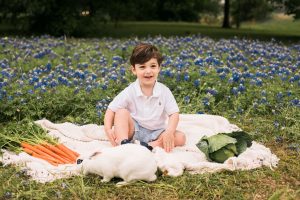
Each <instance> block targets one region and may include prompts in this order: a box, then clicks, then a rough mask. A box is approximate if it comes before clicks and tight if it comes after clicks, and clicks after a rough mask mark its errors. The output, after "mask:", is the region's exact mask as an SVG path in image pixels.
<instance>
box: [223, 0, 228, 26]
mask: <svg viewBox="0 0 300 200" xmlns="http://www.w3.org/2000/svg"><path fill="white" fill-rule="evenodd" d="M229 12H230V1H229V0H225V4H224V19H223V26H222V28H230V22H229Z"/></svg>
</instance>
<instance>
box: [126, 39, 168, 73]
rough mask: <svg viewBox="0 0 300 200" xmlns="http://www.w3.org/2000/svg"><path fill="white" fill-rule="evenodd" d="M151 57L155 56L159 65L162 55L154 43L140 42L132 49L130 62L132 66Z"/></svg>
mask: <svg viewBox="0 0 300 200" xmlns="http://www.w3.org/2000/svg"><path fill="white" fill-rule="evenodd" d="M151 58H156V59H157V62H158V64H159V65H160V64H161V62H162V61H163V57H162V56H161V54H160V53H159V51H158V49H157V48H156V47H155V46H154V45H151V44H144V43H141V44H138V45H137V46H136V47H135V48H134V49H133V51H132V54H131V57H130V64H131V65H132V66H133V67H134V65H135V64H143V63H145V62H147V61H148V60H150V59H151Z"/></svg>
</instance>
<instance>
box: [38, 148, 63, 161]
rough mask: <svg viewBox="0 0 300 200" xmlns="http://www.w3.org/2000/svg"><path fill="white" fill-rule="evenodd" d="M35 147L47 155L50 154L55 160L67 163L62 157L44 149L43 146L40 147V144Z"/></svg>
mask: <svg viewBox="0 0 300 200" xmlns="http://www.w3.org/2000/svg"><path fill="white" fill-rule="evenodd" d="M35 147H36V148H38V149H39V150H41V151H43V152H45V153H46V154H48V155H49V156H51V157H53V158H55V159H57V160H59V161H61V163H65V162H66V160H65V159H64V158H63V157H61V156H59V155H57V154H55V153H54V152H53V151H51V150H49V149H47V148H46V147H44V146H42V145H40V144H39V145H35Z"/></svg>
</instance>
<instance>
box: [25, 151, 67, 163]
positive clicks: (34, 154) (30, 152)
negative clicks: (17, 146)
mask: <svg viewBox="0 0 300 200" xmlns="http://www.w3.org/2000/svg"><path fill="white" fill-rule="evenodd" d="M23 151H25V152H26V153H28V154H30V155H31V156H34V157H37V158H41V159H44V160H46V161H51V162H52V163H59V164H61V163H60V161H58V160H56V159H54V158H52V157H49V156H45V155H40V154H37V153H35V152H34V151H32V150H30V149H27V148H24V147H23ZM52 163H51V164H52ZM56 165H57V164H56Z"/></svg>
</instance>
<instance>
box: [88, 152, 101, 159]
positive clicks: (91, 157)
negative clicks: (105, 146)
mask: <svg viewBox="0 0 300 200" xmlns="http://www.w3.org/2000/svg"><path fill="white" fill-rule="evenodd" d="M100 154H102V152H101V151H96V152H94V153H93V154H92V155H91V156H90V159H94V158H95V157H96V156H98V155H100Z"/></svg>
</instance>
